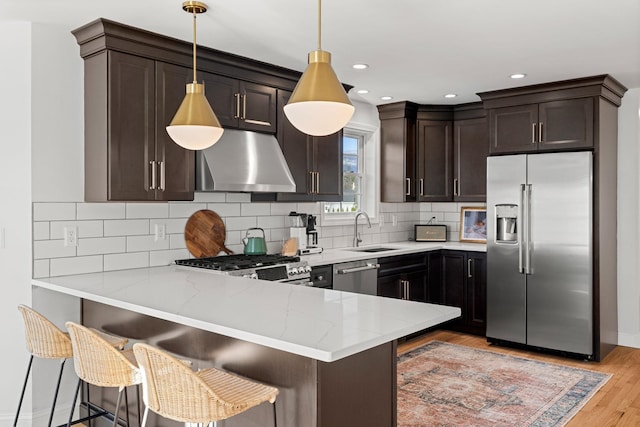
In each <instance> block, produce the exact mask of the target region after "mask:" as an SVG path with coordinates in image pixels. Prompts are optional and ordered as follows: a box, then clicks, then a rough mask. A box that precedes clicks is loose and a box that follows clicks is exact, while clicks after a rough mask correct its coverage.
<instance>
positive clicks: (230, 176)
mask: <svg viewBox="0 0 640 427" xmlns="http://www.w3.org/2000/svg"><path fill="white" fill-rule="evenodd" d="M196 191H251V192H281V193H291V192H294V191H296V183H295V181H294V180H293V176H291V171H290V170H289V166H288V165H287V162H286V160H285V159H284V155H283V154H282V150H281V149H280V145H279V144H278V141H277V140H276V138H275V137H274V136H273V135H267V134H262V133H258V132H250V131H242V130H235V129H225V130H224V134H222V138H220V140H219V141H218V142H217V143H215V144H214V145H213V146H211V147H209V148H207V149H205V150H202V151H197V152H196Z"/></svg>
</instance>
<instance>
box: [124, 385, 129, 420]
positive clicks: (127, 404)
mask: <svg viewBox="0 0 640 427" xmlns="http://www.w3.org/2000/svg"><path fill="white" fill-rule="evenodd" d="M124 408H125V409H126V411H127V413H126V414H125V415H126V420H127V427H129V426H130V424H129V394H127V388H126V387H125V388H124Z"/></svg>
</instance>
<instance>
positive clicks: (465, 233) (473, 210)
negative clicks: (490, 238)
mask: <svg viewBox="0 0 640 427" xmlns="http://www.w3.org/2000/svg"><path fill="white" fill-rule="evenodd" d="M460 241H461V242H470V243H487V208H485V207H483V206H466V207H465V206H463V207H462V208H461V209H460Z"/></svg>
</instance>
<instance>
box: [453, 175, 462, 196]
mask: <svg viewBox="0 0 640 427" xmlns="http://www.w3.org/2000/svg"><path fill="white" fill-rule="evenodd" d="M458 185H460V183H459V182H458V178H454V179H453V195H454V196H459V195H460V188H459V187H458Z"/></svg>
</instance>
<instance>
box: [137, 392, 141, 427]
mask: <svg viewBox="0 0 640 427" xmlns="http://www.w3.org/2000/svg"><path fill="white" fill-rule="evenodd" d="M136 402H138V426H139V427H142V422H141V418H140V412H141V411H140V409H141V408H142V407H141V406H140V384H136Z"/></svg>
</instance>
